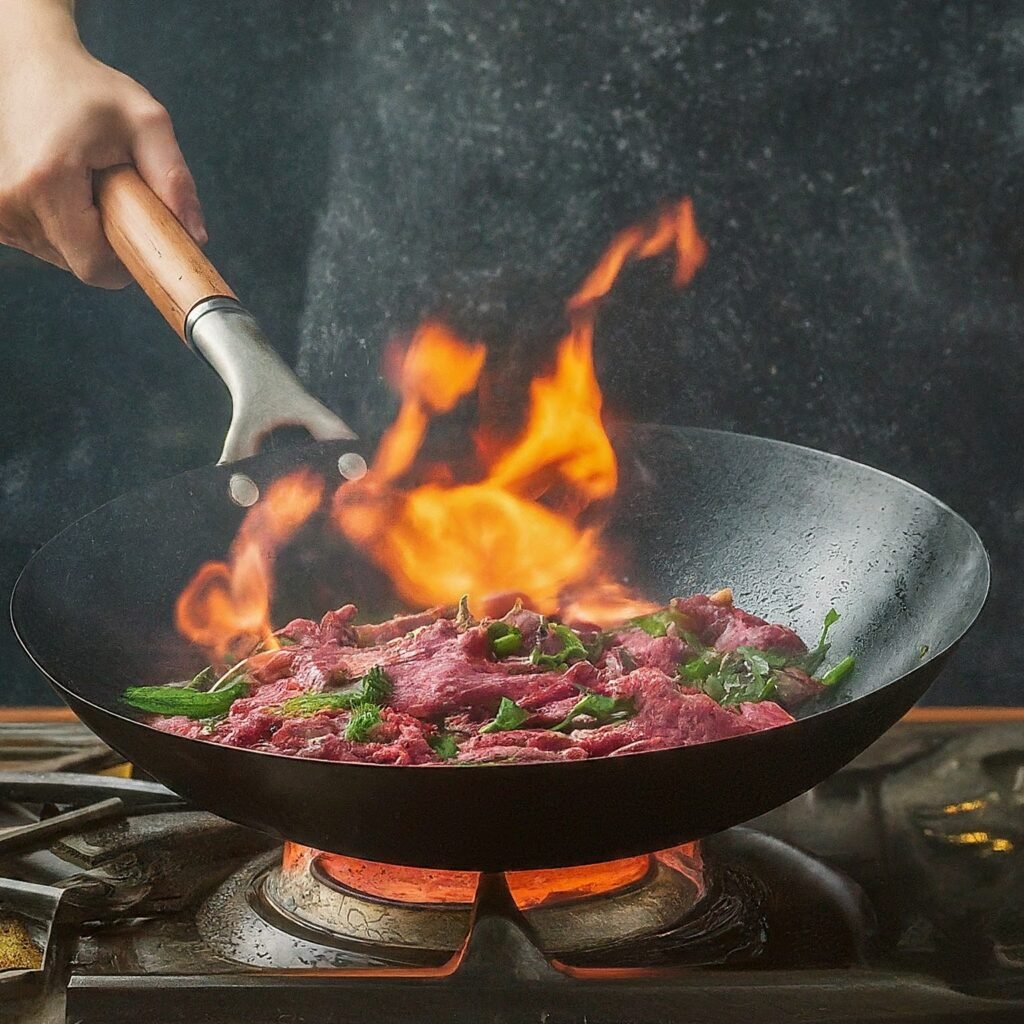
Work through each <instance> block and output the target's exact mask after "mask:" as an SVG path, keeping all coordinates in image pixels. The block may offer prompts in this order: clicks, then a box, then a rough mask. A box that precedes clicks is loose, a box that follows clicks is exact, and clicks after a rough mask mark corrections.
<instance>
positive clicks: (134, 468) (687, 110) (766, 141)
mask: <svg viewBox="0 0 1024 1024" xmlns="http://www.w3.org/2000/svg"><path fill="white" fill-rule="evenodd" d="M80 7H81V8H82V14H81V19H80V20H81V23H82V30H83V35H84V37H85V39H86V41H87V42H88V44H89V45H90V46H91V47H92V48H93V50H94V52H96V53H97V54H98V55H99V56H101V57H102V58H104V59H106V60H109V61H111V62H112V63H114V64H115V65H116V66H118V67H120V68H122V69H123V70H125V71H127V72H129V73H130V74H132V75H134V76H136V77H137V78H139V79H140V80H141V81H142V82H143V83H144V84H146V85H147V86H148V87H149V88H150V89H151V91H152V92H154V94H155V95H157V96H158V97H159V98H160V99H161V100H162V101H163V102H164V103H165V104H166V105H167V106H168V107H169V109H170V110H171V112H172V114H173V116H174V119H175V123H176V126H177V129H178V134H179V137H180V139H181V142H182V145H183V148H184V150H185V152H186V155H187V156H188V158H189V160H190V163H191V165H192V168H193V170H194V172H195V175H196V178H197V180H198V182H199V186H200V190H201V194H202V197H203V199H204V202H205V206H206V211H207V217H208V221H209V225H210V234H211V237H212V241H211V243H210V247H209V251H210V254H211V255H212V257H213V258H214V260H215V262H217V263H218V264H219V265H220V266H221V267H222V269H223V271H224V273H225V274H226V276H227V277H228V279H229V280H230V281H231V282H232V283H233V285H234V286H235V288H236V290H237V291H238V292H239V294H240V295H242V296H243V297H244V298H245V300H247V301H248V303H249V305H250V306H251V307H253V308H254V310H255V311H256V312H257V314H258V315H259V317H260V318H261V320H262V321H263V322H264V324H265V326H266V328H267V329H268V331H269V332H270V334H271V335H272V337H273V338H274V339H275V340H276V341H277V342H278V343H279V344H280V347H281V350H282V352H283V353H284V354H285V355H286V357H287V358H289V359H290V360H292V361H294V362H295V363H296V365H297V366H298V367H299V369H300V372H301V373H302V375H303V376H304V377H305V379H306V380H307V381H308V383H309V384H310V385H311V387H312V388H313V389H314V390H316V391H318V392H319V393H320V394H321V395H322V396H323V397H324V398H325V399H327V400H328V401H329V402H331V403H332V404H334V405H336V407H337V408H338V409H339V411H341V412H342V413H343V414H345V415H346V416H347V417H348V418H349V419H350V420H351V422H352V423H353V424H354V425H355V426H356V428H357V429H359V430H360V432H361V433H362V434H363V435H364V436H365V437H371V438H372V437H373V436H375V435H376V434H377V433H379V430H380V428H381V427H382V425H383V424H384V423H385V422H386V421H387V420H388V418H389V417H390V414H391V412H392V410H393V404H392V401H391V398H390V396H389V395H388V393H387V391H386V389H385V388H384V387H383V385H382V384H381V381H380V379H379V376H378V372H377V370H378V357H379V353H380V349H381V346H382V345H383V344H384V342H385V341H386V340H387V339H388V338H390V337H392V336H394V335H400V334H403V333H405V332H407V331H408V330H409V329H411V328H412V327H413V326H414V325H415V324H416V323H417V321H418V320H419V319H420V318H421V317H422V316H424V315H426V314H435V315H441V316H444V317H445V318H447V319H448V320H449V321H450V322H451V323H453V324H454V325H455V326H456V327H458V328H459V329H461V330H463V331H466V332H468V333H470V334H474V335H476V336H479V337H481V338H483V339H484V340H486V341H487V342H489V343H490V344H491V345H492V346H493V348H494V350H495V354H496V355H497V357H498V358H500V359H501V360H503V364H504V365H505V366H506V367H507V370H508V373H509V380H510V381H522V380H524V379H525V378H526V376H527V373H526V371H527V370H528V369H532V368H533V367H535V366H537V365H539V363H540V362H541V361H542V360H543V358H544V357H545V356H546V355H547V354H549V353H550V351H551V347H552V345H553V342H554V340H555V339H556V338H557V336H558V331H559V329H560V326H561V319H560V309H561V303H562V301H563V300H564V298H565V297H566V296H567V295H568V294H570V293H571V292H572V290H573V289H574V287H575V286H576V285H577V284H578V282H579V281H580V279H581V277H582V275H583V274H584V273H585V271H586V269H587V268H588V267H589V266H590V265H591V264H592V262H593V261H594V259H595V258H596V256H597V255H598V254H599V252H600V251H601V249H602V247H603V246H604V244H605V243H606V242H607V240H608V239H609V238H610V236H611V235H612V234H613V233H614V231H616V230H617V229H618V228H620V227H622V226H624V225H625V224H627V223H629V222H630V221H632V220H634V219H636V218H638V217H641V216H643V215H644V214H646V213H648V212H649V211H650V210H651V209H652V208H654V207H655V206H657V204H658V203H659V202H660V201H662V200H664V199H667V198H673V197H676V196H679V195H681V194H684V193H690V194H692V195H693V196H694V198H695V202H696V206H697V214H698V218H699V221H700V224H701V227H702V229H703V231H704V233H705V234H706V236H707V237H708V238H709V240H710V243H711V253H710V258H709V260H708V263H707V266H706V268H705V269H704V271H702V273H701V274H700V276H699V277H698V279H697V280H696V282H695V283H694V286H693V287H692V288H691V289H690V290H689V291H688V292H687V293H684V294H679V293H674V292H673V291H672V290H671V289H670V288H669V287H668V275H669V268H668V266H667V265H664V264H659V263H652V264H645V265H642V266H639V267H636V268H634V269H631V270H630V271H629V272H627V273H626V274H625V275H624V279H623V281H622V282H621V285H620V287H619V288H618V289H617V291H616V292H615V295H614V296H613V298H612V300H611V301H610V302H609V303H608V305H607V308H606V310H605V313H604V315H603V318H602V320H601V323H600V325H599V337H598V362H599V370H600V374H601V379H602V383H603V385H604V387H605V391H606V394H607V397H608V402H609V405H610V407H611V408H612V409H613V411H614V412H615V413H616V414H617V415H622V416H626V417H631V418H636V419H647V420H663V421H666V422H672V423H692V424H699V425H717V426H724V427H726V428H728V429H734V430H740V431H745V432H750V433H757V434H764V435H767V436H772V437H779V438H784V439H786V440H791V441H797V442H801V443H804V444H809V445H812V446H815V447H820V448H825V449H828V450H830V451H834V452H838V453H840V454H842V455H846V456H850V457H852V458H855V459H859V460H862V461H865V462H868V463H871V464H873V465H876V466H880V467H882V468H884V469H886V470H889V471H890V472H893V473H895V474H897V475H899V476H903V477H905V478H907V479H909V480H911V481H913V482H914V483H917V484H919V485H921V486H922V487H924V488H926V489H927V490H929V491H931V492H933V493H934V494H936V495H937V496H939V497H941V498H943V499H944V500H946V501H947V502H949V503H950V504H951V505H953V506H954V507H955V508H956V509H957V510H958V511H960V512H962V513H963V514H964V515H965V516H966V517H967V518H968V519H969V520H970V521H971V522H972V523H973V524H974V525H975V526H976V527H977V528H978V529H979V531H980V532H981V534H982V536H983V538H984V540H985V542H986V543H987V545H988V547H989V550H990V552H991V554H992V558H993V563H994V565H993V569H994V589H993V596H992V599H991V601H990V604H989V607H988V610H987V611H986V613H985V615H984V617H983V620H982V622H981V623H979V626H978V628H977V629H976V630H975V632H974V633H973V635H972V636H971V637H970V639H969V640H968V641H967V642H966V643H965V644H964V646H963V647H962V649H961V651H960V652H959V654H958V655H957V657H956V661H955V664H954V665H953V666H951V667H950V669H949V670H947V672H946V674H945V676H944V678H943V680H942V681H941V682H940V683H939V684H937V685H936V686H935V687H934V688H933V690H932V691H931V693H930V695H929V696H930V699H931V700H932V701H933V702H939V703H1004V704H1009V703H1021V702H1022V699H1024V698H1022V692H1021V689H1020V686H1019V684H1018V682H1017V679H1018V675H1017V671H1016V669H1015V658H1014V648H1015V646H1016V641H1017V630H1018V626H1017V623H1018V619H1019V608H1020V605H1021V597H1022V595H1024V582H1022V574H1021V572H1020V567H1021V562H1022V558H1021V555H1022V545H1021V539H1020V538H1021V532H1022V529H1024V480H1022V475H1021V467H1020V450H1019V437H1020V433H1021V427H1022V423H1024V416H1022V411H1021V400H1020V382H1021V380H1022V363H1024V346H1022V342H1021V321H1022V312H1024V306H1022V301H1021V293H1022V288H1024V208H1022V205H1021V202H1022V191H1024V9H1022V8H1021V7H1020V5H1019V4H1013V3H1002V4H1001V3H969V2H965V0H961V2H956V3H952V2H951V3H927V2H925V3H910V2H904V3H892V2H880V0H875V2H871V3H856V4H854V3H842V2H839V0H832V2H818V3H815V2H799V3H797V2H777V3H772V4H763V5H761V6H755V5H751V4H740V3H701V2H693V3H689V4H688V3H681V2H679V0H638V2H634V3H616V2H608V3H600V4H595V3H593V2H591V0H564V2H553V0H531V2H529V3H523V4H516V5H507V4H503V5H499V4H484V3H480V2H479V0H435V2H431V3H423V2H420V0H409V2H394V3H381V2H372V3H371V2H365V3H358V2H349V3H342V2H336V3H333V4H331V3H318V4H312V3H310V4H295V3H285V2H283V0H274V2H271V0H244V2H243V0H224V2H221V3H219V4H206V3H199V2H189V3H177V4H166V3H161V2H159V0H107V2H104V3H98V2H93V3H83V4H81V5H80ZM510 8H514V10H511V9H510ZM0 323H2V325H3V335H2V339H3V342H2V343H3V348H2V354H3V369H4V372H3V376H2V381H0V389H2V392H0V393H2V397H3V400H2V401H0V438H2V446H3V450H2V452H0V465H2V481H0V524H2V527H0V586H2V587H3V588H4V590H5V591H6V590H9V588H10V586H11V585H12V584H13V581H14V579H15V577H16V575H17V572H18V569H19V568H20V566H21V565H22V564H23V563H24V561H25V560H26V559H27V558H28V556H29V555H30V554H31V552H32V550H33V549H34V548H35V547H36V546H38V545H39V544H40V543H42V542H43V541H44V540H45V539H46V538H47V537H48V536H49V535H51V534H52V533H54V532H56V531H57V530H58V529H60V527H61V526H63V525H64V524H66V523H68V522H70V521H71V520H73V519H74V518H75V517H76V516H78V515H79V514H81V513H83V512H85V511H87V510H88V509H90V508H92V507H93V506H95V505H97V504H99V503H100V502H102V501H104V500H106V499H108V498H111V497H113V496H115V495H117V494H119V493H121V492H122V491H124V490H126V489H128V488H131V487H134V486H137V485H139V484H142V483H144V482H146V481H148V480H154V479H157V478H160V477H163V476H166V475H169V474H172V473H174V472H176V471H178V470H180V469H183V468H186V467H190V466H194V465H198V464H201V463H203V462H210V461H213V459H215V457H216V454H217V452H218V450H219V446H220V441H221V437H222V434H223V430H224V427H225V424H226V420H227V416H228V404H227V399H226V396H225V395H224V394H223V393H222V391H221V388H220V386H219V384H218V382H217V381H216V380H215V379H214V378H213V377H212V375H211V374H209V372H208V371H206V370H205V369H204V367H203V366H202V365H201V364H200V363H199V362H198V360H195V359H192V358H190V357H188V356H187V354H186V353H185V352H184V351H182V350H181V348H180V346H176V345H175V344H174V341H173V338H172V336H171V335H170V334H169V332H168V331H167V329H166V328H165V327H164V326H163V324H162V322H161V321H160V320H159V318H158V317H157V315H156V314H155V313H154V312H153V311H152V310H151V309H150V308H148V307H147V304H146V302H145V300H144V299H143V298H142V297H141V295H140V294H139V293H138V292H137V291H136V290H134V289H133V290H130V291H128V292H124V293H115V294H108V293H102V292H98V291H93V290H89V289H86V288H84V287H83V286H81V285H78V284H77V283H75V282H73V281H71V280H70V279H68V278H67V277H66V276H65V275H62V274H60V273H59V272H56V271H52V270H50V269H47V268H43V267H41V266H38V265H35V264H33V263H31V262H29V261H27V260H22V259H20V258H18V257H17V256H14V255H13V254H11V253H9V252H8V253H4V254H3V255H0ZM0 659H2V660H0V665H2V677H0V679H2V682H0V686H2V687H3V689H2V691H0V696H2V698H3V700H5V701H6V702H9V703H25V702H42V701H49V700H50V699H51V698H50V695H49V693H48V691H47V689H46V688H45V687H44V686H43V684H41V683H40V682H38V681H37V680H36V678H35V676H34V675H33V671H32V669H31V668H30V666H29V665H28V664H27V662H26V660H25V659H24V658H23V656H22V655H21V654H20V651H19V650H18V649H17V647H16V644H15V642H14V640H13V638H12V637H10V636H9V635H8V631H7V629H6V627H4V629H3V630H2V636H0Z"/></svg>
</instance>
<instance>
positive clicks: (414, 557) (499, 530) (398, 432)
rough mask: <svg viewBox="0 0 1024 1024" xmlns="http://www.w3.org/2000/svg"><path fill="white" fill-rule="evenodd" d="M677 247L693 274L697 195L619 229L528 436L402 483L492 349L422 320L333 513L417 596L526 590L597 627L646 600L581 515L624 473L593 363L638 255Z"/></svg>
mask: <svg viewBox="0 0 1024 1024" xmlns="http://www.w3.org/2000/svg"><path fill="white" fill-rule="evenodd" d="M669 250H674V252H675V256H676V271H675V281H676V283H677V284H685V283H687V282H688V281H689V280H690V279H691V278H692V277H693V275H694V274H695V273H696V271H697V269H698V267H699V266H700V265H701V263H702V262H703V260H704V258H705V255H706V251H707V247H706V244H705V242H704V240H703V239H702V238H701V236H700V234H699V233H698V231H697V227H696V222H695V219H694V215H693V207H692V204H691V202H690V200H689V199H683V200H682V201H680V202H678V203H675V204H673V205H671V206H669V207H666V208H665V209H664V210H662V211H661V212H660V213H659V214H658V215H657V216H656V217H654V218H653V219H651V220H650V221H648V222H646V223H643V224H638V225H633V226H631V227H629V228H627V229H626V230H624V231H622V232H621V233H620V234H619V235H617V236H616V237H615V238H614V239H613V241H612V243H611V245H610V246H609V247H608V249H607V251H606V252H605V253H604V255H603V256H602V258H601V260H600V261H599V262H598V264H597V266H596V267H595V268H594V269H593V271H591V273H590V274H589V275H588V276H587V278H586V279H585V281H584V282H583V285H582V286H581V287H580V289H579V291H578V292H577V293H576V294H575V295H574V296H573V297H572V298H571V299H570V300H569V302H568V304H567V312H568V315H569V321H570V328H569V331H568V333H567V334H566V336H565V337H564V338H563V339H562V341H561V342H560V344H559V346H558V350H557V355H556V359H555V364H554V367H553V369H552V370H551V372H550V373H548V374H546V375H543V376H541V377H538V378H537V379H535V380H534V381H533V383H532V384H531V387H530V400H529V410H528V413H527V416H526V422H525V426H524V427H523V429H522V431H521V433H520V434H519V436H518V437H517V438H516V439H515V440H514V441H513V443H512V444H511V445H510V446H508V448H507V449H506V450H504V451H500V450H495V446H494V445H493V444H492V443H490V441H489V439H488V438H487V437H486V436H485V435H484V431H483V430H480V431H478V433H477V436H476V441H477V445H476V448H477V451H478V452H479V453H480V454H479V460H480V462H481V467H480V469H481V478H480V479H479V480H476V481H462V482H458V481H452V480H450V479H449V474H447V473H445V472H442V471H435V472H433V473H428V474H427V478H428V482H426V483H423V484H420V485H419V486H415V487H410V488H402V487H400V486H399V485H398V484H397V480H398V478H399V477H401V476H402V475H403V474H404V473H405V472H406V471H407V470H408V469H409V468H410V467H411V466H413V464H414V463H415V460H416V458H417V456H418V454H419V452H420V450H421V448H422V445H423V442H424V439H425V436H426V432H427V429H428V427H429V425H430V420H431V418H432V417H433V416H435V415H438V414H442V413H445V412H448V411H450V410H451V409H452V408H453V407H454V406H455V404H456V403H457V402H458V401H459V399H461V398H462V397H463V396H465V395H467V394H469V393H470V392H471V391H472V390H473V389H474V388H475V387H476V386H477V384H478V382H479V378H480V375H481V373H482V371H483V366H484V361H485V358H486V350H485V348H484V346H483V345H481V344H479V343H473V344H470V343H467V342H465V341H463V340H461V339H460V338H458V337H457V336H456V335H454V334H453V333H452V332H451V331H450V330H448V329H447V328H445V327H443V326H442V325H440V324H437V323H427V324H425V325H423V326H422V327H421V328H420V329H419V330H418V331H417V332H416V335H415V336H414V337H413V340H412V343H411V344H410V346H409V348H408V349H407V350H406V352H405V354H404V357H403V358H402V360H401V362H400V364H399V365H398V368H397V372H395V373H394V374H393V378H394V380H395V383H396V385H397V387H398V389H399V391H400V393H401V394H402V405H401V408H400V411H399V413H398V416H397V418H396V420H395V422H394V423H393V424H392V426H391V427H390V428H389V430H388V431H387V433H386V434H385V435H384V437H383V439H382V440H381V444H380V446H379V448H378V451H377V455H376V457H375V459H374V462H373V466H372V467H371V470H370V472H369V473H368V474H367V475H366V477H364V478H363V480H361V481H358V482H354V483H350V484H348V485H346V486H345V487H342V488H340V489H339V490H338V492H337V493H336V495H335V500H334V520H335V522H336V524H337V525H338V527H339V528H340V529H341V530H342V532H343V533H344V534H345V535H346V537H347V538H348V539H349V540H350V541H351V542H352V543H354V544H356V545H358V546H360V547H361V548H363V549H364V550H365V551H366V552H367V554H368V555H369V556H370V557H371V558H372V559H373V560H374V561H375V562H376V563H377V564H378V565H379V566H381V567H382V568H383V569H384V570H385V571H386V572H387V573H388V575H389V576H390V577H391V579H392V580H393V582H394V584H395V586H396V589H397V590H398V592H399V594H400V595H401V596H402V597H403V598H404V599H405V600H407V601H408V602H410V603H411V604H421V605H427V604H445V603H450V602H453V601H456V600H457V599H458V598H459V597H460V596H461V595H462V594H466V593H468V594H472V595H473V596H474V598H476V599H477V600H478V601H481V602H484V601H487V600H488V599H489V598H492V597H493V596H494V595H502V594H516V595H519V596H521V597H522V598H523V599H524V601H525V602H526V603H527V604H529V605H530V606H531V607H534V608H536V609H537V610H539V611H542V612H546V613H553V612H556V611H559V610H561V611H562V612H563V614H566V611H567V609H568V611H569V613H571V614H572V615H573V616H574V617H576V618H585V619H586V620H587V621H590V622H593V623H595V624H597V625H604V624H608V623H610V622H613V621H616V620H618V621H621V619H622V618H624V617H628V616H629V615H631V614H639V613H641V612H643V611H646V610H650V608H651V607H652V605H651V604H650V602H647V601H645V600H643V599H642V598H641V597H639V596H638V595H636V594H633V593H632V592H630V591H629V590H628V588H626V587H623V586H622V585H620V584H617V583H615V582H614V581H613V580H612V579H611V578H610V577H609V576H608V575H607V569H606V568H605V566H606V564H607V552H606V551H605V549H604V547H603V545H602V541H601V533H600V529H599V527H598V526H595V525H593V524H590V525H584V524H583V523H582V522H581V519H582V517H583V514H584V513H585V512H587V510H588V509H590V508H591V507H592V506H593V505H594V504H595V503H596V502H600V501H601V500H603V499H606V498H608V497H610V496H611V495H612V494H614V492H615V488H616V485H617V482H618V469H617V465H616V459H615V452H614V450H613V448H612V444H611V441H610V440H609V438H608V435H607V433H606V431H605V428H604V425H603V423H602V418H601V405H602V398H601V390H600V388H599V386H598V383H597V378H596V374H595V371H594V362H593V337H594V323H595V320H596V315H597V309H598V305H599V303H600V300H601V299H602V298H603V297H604V296H605V295H607V293H608V291H609V290H610V289H611V287H612V285H613V284H614V282H615V280H616V278H617V277H618V275H619V273H620V271H621V270H622V268H623V267H624V266H625V265H626V264H627V263H628V262H630V261H632V260H639V259H647V258H649V257H653V256H656V255H659V254H661V253H664V252H667V251H669Z"/></svg>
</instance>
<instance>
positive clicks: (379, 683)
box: [359, 665, 393, 704]
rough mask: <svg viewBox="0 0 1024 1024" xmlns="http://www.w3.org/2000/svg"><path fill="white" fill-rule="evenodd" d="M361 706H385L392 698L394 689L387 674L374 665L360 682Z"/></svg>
mask: <svg viewBox="0 0 1024 1024" xmlns="http://www.w3.org/2000/svg"><path fill="white" fill-rule="evenodd" d="M359 688H360V696H359V703H360V704H383V703H384V701H386V700H387V699H388V697H390V696H391V691H392V689H393V687H392V685H391V680H390V679H389V678H388V674H387V672H385V671H384V669H382V668H381V667H380V665H374V666H373V668H371V669H370V670H369V671H367V672H366V673H365V674H364V675H363V678H362V679H361V680H360V681H359Z"/></svg>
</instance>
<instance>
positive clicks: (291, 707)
mask: <svg viewBox="0 0 1024 1024" xmlns="http://www.w3.org/2000/svg"><path fill="white" fill-rule="evenodd" d="M355 703H356V701H355V700H353V695H352V693H300V694H299V695H298V696H296V697H289V698H288V699H287V700H286V701H284V702H283V703H282V704H281V708H280V711H281V714H283V715H288V716H289V717H291V718H308V717H309V716H310V715H315V714H316V713H317V712H318V711H328V710H329V711H343V710H345V708H350V707H352V705H353V704H355Z"/></svg>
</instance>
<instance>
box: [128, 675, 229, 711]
mask: <svg viewBox="0 0 1024 1024" xmlns="http://www.w3.org/2000/svg"><path fill="white" fill-rule="evenodd" d="M248 690H249V686H248V684H247V683H243V682H237V683H232V684H231V685H230V686H226V687H224V688H223V689H221V690H211V691H203V690H193V689H191V688H189V687H187V686H130V687H128V689H127V690H125V692H124V699H125V701H126V702H127V703H129V704H131V706H132V707H133V708H138V709H139V710H140V711H147V712H149V713H150V714H151V715H184V716H185V717H186V718H214V717H215V716H217V715H223V714H226V713H227V711H228V708H230V707H231V705H232V704H233V703H234V702H235V701H236V700H237V699H238V698H239V697H242V696H244V695H245V694H246V693H247V692H248Z"/></svg>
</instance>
